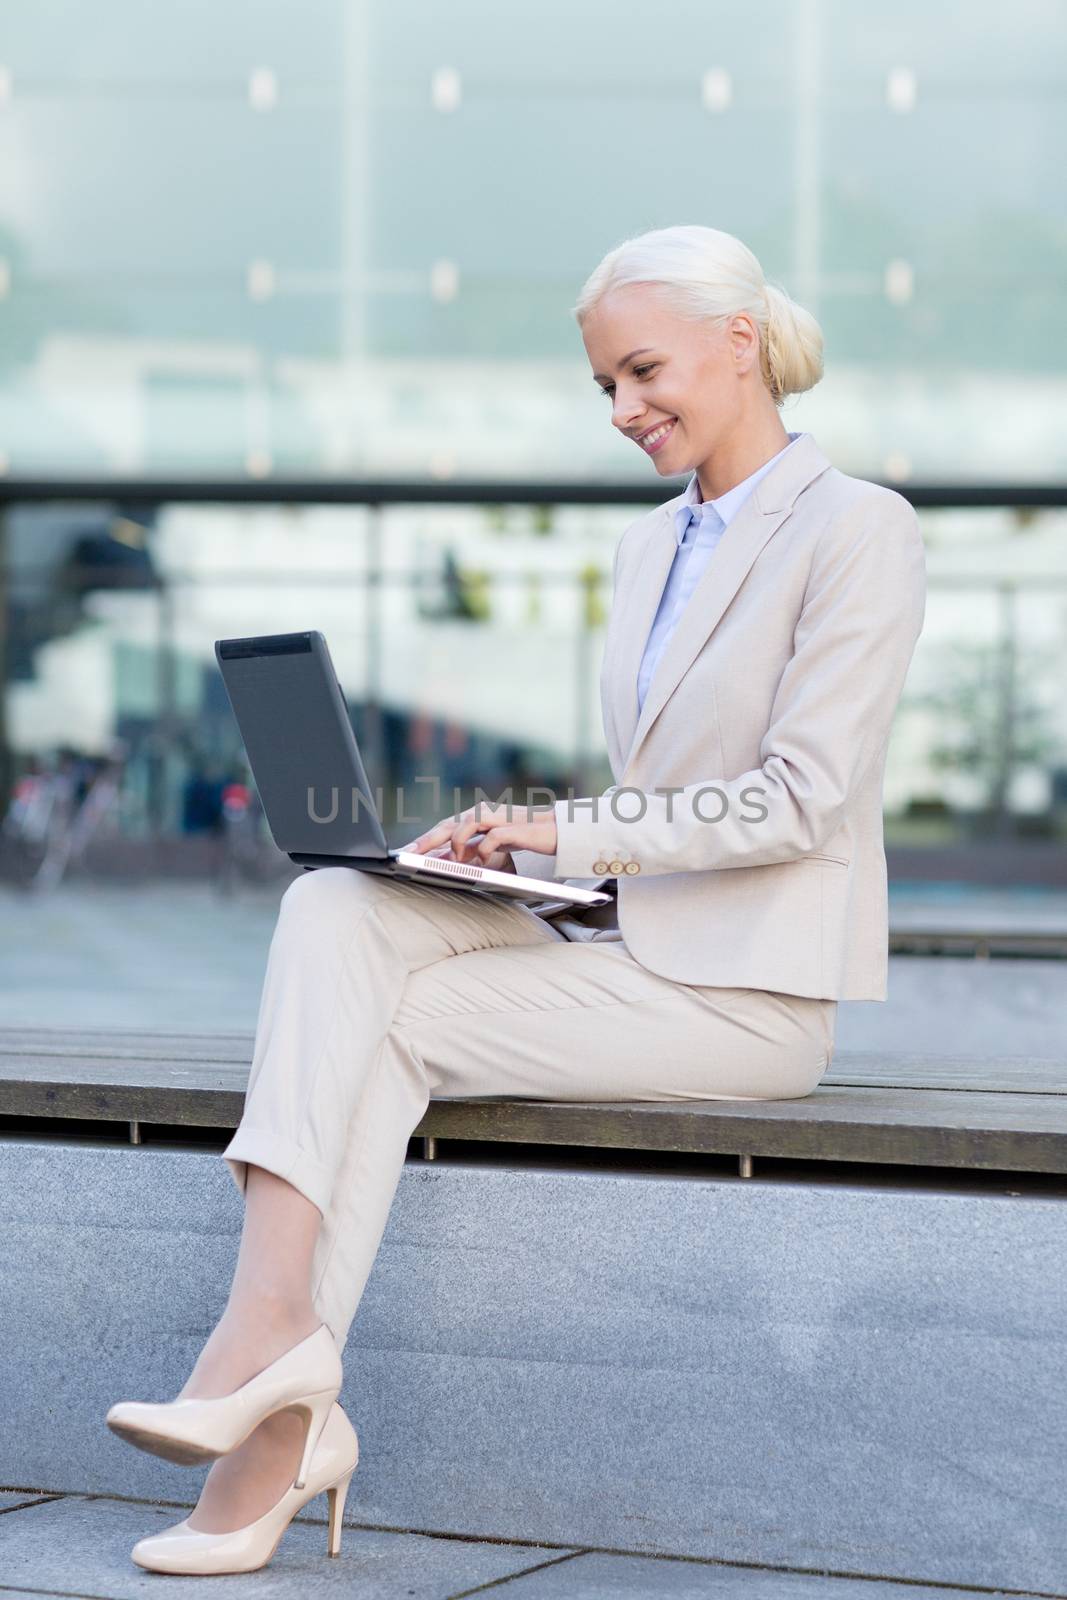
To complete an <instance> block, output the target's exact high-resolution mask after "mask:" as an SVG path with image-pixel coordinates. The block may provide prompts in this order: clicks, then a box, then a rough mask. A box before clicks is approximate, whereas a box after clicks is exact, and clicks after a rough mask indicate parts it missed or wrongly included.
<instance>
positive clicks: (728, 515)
mask: <svg viewBox="0 0 1067 1600" xmlns="http://www.w3.org/2000/svg"><path fill="white" fill-rule="evenodd" d="M803 437H804V435H803V434H802V433H791V434H790V435H789V444H784V445H783V446H782V448H781V449H780V450H779V451H778V453H777V455H773V456H772V457H771V459H770V460H769V461H765V462H764V463H763V465H762V467H757V468H756V470H755V472H753V473H750V474H749V476H748V477H747V478H745V479H744V481H743V482H741V483H737V484H735V485H734V487H733V488H732V489H727V491H726V493H725V494H721V495H719V497H718V499H717V500H703V501H702V500H701V499H700V493H699V489H698V478H697V474H696V473H695V472H694V473H693V476H692V477H691V478H690V480H689V482H688V483H687V484H686V487H685V497H684V499H683V500H682V503H681V505H679V506H678V507H677V508H676V510H675V513H674V539H675V543H676V544H677V545H679V546H680V545H681V543H682V540H683V539H684V538H685V535H686V529H687V528H688V527H689V524H690V522H699V521H700V519H701V517H702V516H703V515H704V513H705V511H706V510H707V508H708V507H709V506H710V507H711V508H712V510H713V511H714V512H715V513H716V514H717V516H718V517H719V519H720V521H721V522H722V525H723V527H724V528H726V527H728V526H729V524H730V522H731V520H732V519H733V518H734V517H735V516H736V515H737V513H738V511H739V510H740V509H741V506H742V505H743V503H744V502H745V501H746V500H747V499H748V497H749V495H750V494H751V493H752V491H753V489H754V488H755V487H756V484H757V483H758V482H759V480H760V479H761V478H762V477H763V475H764V473H765V472H769V471H770V470H771V468H772V467H773V466H774V463H775V462H776V461H778V460H780V458H781V457H782V456H784V455H785V453H786V451H787V450H788V449H789V446H790V445H792V444H794V443H795V442H796V441H797V439H802V438H803Z"/></svg>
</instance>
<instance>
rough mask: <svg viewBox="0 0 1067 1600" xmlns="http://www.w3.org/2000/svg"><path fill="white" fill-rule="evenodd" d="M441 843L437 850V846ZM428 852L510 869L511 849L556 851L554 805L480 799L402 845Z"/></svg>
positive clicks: (543, 851)
mask: <svg viewBox="0 0 1067 1600" xmlns="http://www.w3.org/2000/svg"><path fill="white" fill-rule="evenodd" d="M442 845H443V846H444V847H445V848H444V850H440V849H439V848H438V847H439V846H442ZM405 848H406V849H408V850H417V851H418V852H420V854H423V855H427V854H429V853H430V852H431V851H435V852H436V853H437V854H439V855H442V856H444V858H445V859H448V858H449V857H451V859H452V860H453V861H467V862H470V863H471V864H472V865H474V866H478V867H491V868H493V869H494V870H496V871H498V872H507V871H510V870H511V850H512V849H515V850H536V851H537V853H538V854H539V855H544V856H554V855H555V853H556V812H555V807H554V806H519V805H514V804H513V805H512V806H511V820H510V822H509V821H508V807H507V806H492V805H488V804H487V803H486V802H485V801H484V800H480V801H479V802H478V804H477V805H475V806H471V807H470V808H469V809H468V810H467V811H459V812H457V813H456V814H455V815H454V816H451V817H445V818H444V820H443V821H442V822H438V823H436V824H435V825H434V826H433V827H432V828H428V829H427V831H426V832H425V833H420V834H419V835H418V837H417V838H415V839H413V840H412V841H411V843H410V844H409V845H407V846H406V847H405Z"/></svg>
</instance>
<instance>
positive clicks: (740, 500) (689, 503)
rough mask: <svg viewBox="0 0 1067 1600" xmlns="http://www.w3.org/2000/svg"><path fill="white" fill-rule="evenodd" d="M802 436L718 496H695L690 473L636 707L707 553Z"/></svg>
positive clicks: (797, 435)
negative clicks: (711, 497) (712, 497)
mask: <svg viewBox="0 0 1067 1600" xmlns="http://www.w3.org/2000/svg"><path fill="white" fill-rule="evenodd" d="M803 437H804V435H803V434H801V433H791V434H790V435H789V443H788V444H786V445H783V446H782V448H781V449H780V450H779V452H778V454H777V455H774V456H772V457H771V459H770V460H769V461H765V462H764V463H763V465H762V467H757V468H756V470H755V472H753V473H752V474H751V475H750V476H749V477H747V478H745V479H744V481H743V482H742V483H738V484H735V485H734V487H733V488H732V489H727V491H726V493H725V494H721V495H720V496H719V498H718V499H717V500H704V501H701V500H699V499H698V494H699V481H698V477H697V474H696V473H695V472H694V473H693V476H692V477H691V478H690V480H689V482H688V484H687V485H686V491H685V499H684V500H683V501H682V503H681V505H680V506H678V508H677V509H676V511H675V513H674V537H675V542H676V543H677V545H678V549H677V550H676V552H675V556H674V560H673V561H672V562H671V570H670V572H669V573H668V574H667V582H666V583H665V584H664V586H663V595H662V597H661V599H660V603H659V610H658V611H657V612H656V615H655V619H654V620H653V623H652V627H651V629H650V630H649V635H648V641H647V643H646V645H645V653H644V655H643V656H642V657H641V666H640V670H639V671H638V674H637V708H638V711H639V712H640V710H641V708H642V707H643V706H644V703H645V695H646V694H647V693H648V686H649V683H650V682H651V680H652V674H653V673H654V672H655V670H656V663H657V662H658V661H659V658H660V656H661V655H662V654H663V652H664V650H665V649H666V648H667V643H668V641H669V639H670V636H671V634H672V633H673V632H674V630H675V628H676V627H677V625H678V618H679V617H680V616H681V614H682V611H683V609H684V607H685V604H686V601H687V600H688V599H689V597H690V595H691V594H692V593H693V590H694V589H695V588H696V586H697V584H698V583H699V582H700V579H701V577H702V576H703V573H704V570H705V568H706V567H707V564H708V562H709V561H710V560H711V557H712V552H713V551H714V549H715V547H716V545H717V544H718V542H719V540H720V539H721V538H722V536H723V534H724V533H725V532H726V529H727V527H728V525H729V523H730V522H731V520H732V519H733V518H734V517H735V516H736V515H737V513H738V511H739V510H740V509H741V507H742V505H743V504H744V502H745V501H746V500H747V499H748V497H749V495H750V494H751V493H752V491H753V489H754V488H755V487H756V485H757V483H758V482H759V481H760V479H761V478H762V477H763V475H764V473H765V472H769V471H770V470H771V468H772V467H773V466H774V463H775V462H776V461H780V460H781V459H782V457H783V456H784V455H785V453H786V451H787V450H789V449H791V448H792V446H793V445H794V444H795V442H796V441H797V439H802V438H803Z"/></svg>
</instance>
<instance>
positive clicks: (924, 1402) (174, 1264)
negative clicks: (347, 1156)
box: [0, 1029, 1067, 1595]
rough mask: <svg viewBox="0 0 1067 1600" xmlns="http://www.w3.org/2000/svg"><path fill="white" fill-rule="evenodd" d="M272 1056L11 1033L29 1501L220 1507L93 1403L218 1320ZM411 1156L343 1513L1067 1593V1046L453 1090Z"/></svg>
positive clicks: (18, 1418)
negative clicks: (711, 1083)
mask: <svg viewBox="0 0 1067 1600" xmlns="http://www.w3.org/2000/svg"><path fill="white" fill-rule="evenodd" d="M251 1054H252V1037H251V1035H250V1034H236V1033H232V1034H221V1035H220V1034H196V1033H189V1034H175V1033H146V1032H143V1031H133V1030H130V1031H110V1030H108V1031H104V1030H85V1031H80V1030H69V1029H6V1030H0V1129H2V1132H3V1139H2V1141H0V1163H2V1165H3V1171H2V1178H3V1192H4V1194H5V1196H6V1210H7V1218H6V1221H7V1226H6V1228H5V1229H4V1234H3V1238H4V1243H3V1246H2V1249H0V1281H2V1282H3V1284H4V1289H3V1291H2V1293H0V1337H2V1338H3V1341H4V1348H5V1349H6V1350H7V1351H8V1352H9V1354H8V1361H9V1363H11V1369H12V1378H13V1381H11V1382H9V1383H7V1384H5V1390H6V1391H7V1393H6V1404H7V1411H8V1413H9V1414H8V1418H7V1421H8V1427H7V1428H6V1429H5V1430H4V1438H3V1443H2V1445H0V1489H4V1488H12V1489H18V1490H25V1489H28V1488H32V1489H34V1490H45V1491H52V1492H63V1491H67V1492H78V1493H103V1494H119V1495H124V1496H130V1495H140V1496H144V1497H148V1498H160V1499H165V1500H168V1501H170V1502H172V1503H178V1504H192V1503H193V1501H194V1500H195V1497H196V1494H197V1493H198V1492H199V1484H200V1482H201V1481H202V1475H201V1474H197V1475H195V1477H194V1476H193V1475H191V1474H189V1472H188V1470H187V1469H185V1470H183V1469H182V1468H179V1467H175V1466H174V1465H173V1464H171V1463H168V1462H164V1461H163V1460H161V1459H160V1458H156V1457H152V1456H148V1455H145V1454H142V1453H140V1452H131V1451H130V1450H129V1449H128V1447H123V1445H122V1444H121V1442H120V1441H117V1440H115V1439H114V1438H113V1437H112V1436H111V1435H110V1434H109V1433H108V1432H107V1430H106V1428H105V1427H104V1425H103V1420H102V1419H103V1415H104V1412H105V1411H106V1409H107V1407H108V1405H110V1404H111V1402H112V1401H113V1400H114V1399H116V1398H119V1397H134V1396H136V1397H144V1398H164V1397H166V1396H168V1395H171V1394H173V1393H175V1392H176V1391H177V1389H178V1388H179V1387H180V1385H181V1383H182V1382H184V1380H185V1377H186V1376H187V1375H188V1372H189V1370H190V1369H191V1366H192V1363H193V1361H194V1360H195V1357H196V1355H197V1353H198V1352H199V1349H200V1346H201V1345H202V1343H203V1341H204V1339H205V1338H206V1336H207V1333H208V1332H209V1330H210V1328H211V1326H212V1325H213V1323H214V1321H215V1320H216V1319H217V1317H218V1315H219V1313H220V1312H221V1310H222V1305H223V1303H224V1300H225V1294H226V1291H227V1289H228V1287H229V1278H230V1274H231V1272H232V1266H233V1258H234V1253H235V1249H236V1243H237V1239H238V1237H239V1233H240V1225H241V1202H240V1197H239V1196H238V1195H237V1193H236V1190H235V1188H234V1186H233V1183H232V1179H231V1178H230V1177H229V1174H228V1172H227V1171H226V1170H225V1167H224V1164H223V1163H222V1162H221V1160H219V1159H218V1156H217V1153H216V1151H217V1150H221V1148H222V1146H223V1144H224V1143H225V1141H226V1139H227V1138H228V1136H229V1134H228V1130H230V1129H232V1128H233V1127H234V1126H236V1124H237V1122H238V1120H239V1118H240V1114H241V1108H242V1102H243V1091H244V1084H245V1081H246V1078H247V1073H248V1067H249V1063H250V1061H251ZM409 1157H410V1159H409V1161H408V1163H407V1165H406V1167H405V1171H404V1174H403V1176H402V1178H401V1182H400V1185H399V1187H398V1190H397V1194H396V1198H395V1200H394V1204H393V1209H392V1211H391V1213H390V1219H389V1224H388V1226H387V1229H386V1233H385V1236H384V1238H383V1241H382V1245H381V1248H380V1250H379V1253H378V1258H377V1259H376V1262H375V1266H374V1270H373V1272H372V1274H371V1278H370V1280H369V1282H368V1285H367V1289H366V1291H365V1293H364V1296H363V1300H362V1301H361V1304H360V1307H359V1311H358V1312H357V1315H356V1319H355V1321H354V1323H353V1326H352V1331H351V1334H350V1338H349V1343H348V1347H347V1349H346V1353H345V1374H346V1377H345V1388H344V1391H343V1393H342V1401H343V1403H344V1404H345V1405H346V1407H347V1409H348V1410H349V1414H350V1415H351V1416H352V1419H353V1421H354V1422H355V1423H356V1426H357V1428H358V1429H359V1432H360V1438H361V1445H362V1460H361V1466H360V1470H359V1472H358V1473H357V1476H356V1478H355V1479H353V1484H352V1493H351V1494H350V1496H349V1504H348V1516H349V1520H350V1521H351V1522H353V1523H373V1524H375V1525H382V1526H388V1527H403V1528H411V1529H422V1530H426V1531H430V1530H434V1531H437V1532H451V1533H455V1534H458V1535H464V1536H467V1537H484V1538H503V1539H531V1540H534V1541H536V1542H539V1543H545V1544H549V1545H552V1544H558V1545H560V1546H561V1547H572V1546H574V1545H576V1544H581V1545H583V1546H593V1547H599V1548H606V1549H616V1550H624V1551H629V1552H635V1553H662V1554H672V1555H683V1556H684V1555H687V1556H693V1557H698V1558H705V1559H714V1560H721V1561H733V1562H751V1563H753V1564H755V1565H757V1566H764V1567H770V1568H777V1567H780V1568H783V1569H789V1570H800V1571H811V1572H820V1573H830V1572H832V1573H842V1574H844V1573H849V1574H855V1575H857V1576H863V1577H882V1578H900V1579H910V1580H912V1581H916V1582H927V1583H938V1582H940V1583H949V1584H958V1585H964V1586H973V1587H977V1586H986V1587H998V1588H1003V1589H1023V1590H1031V1591H1040V1592H1043V1593H1046V1594H1053V1595H1067V1519H1065V1518H1064V1517H1063V1514H1062V1492H1061V1491H1062V1465H1063V1461H1064V1459H1065V1458H1067V1405H1064V1403H1063V1399H1064V1395H1063V1381H1062V1370H1063V1332H1062V1330H1063V1327H1064V1326H1065V1325H1067V1274H1065V1273H1064V1271H1063V1262H1064V1260H1065V1259H1067V1182H1065V1181H1064V1178H1065V1175H1067V1068H1065V1066H1064V1064H1063V1063H1061V1062H1058V1061H1040V1060H1039V1061H1031V1060H1026V1059H1022V1058H1016V1059H1008V1060H1003V1059H997V1060H967V1059H955V1058H949V1059H946V1058H942V1057H925V1056H919V1055H915V1056H910V1057H909V1056H895V1057H885V1056H879V1055H873V1054H864V1053H852V1054H849V1053H847V1052H842V1051H838V1052H837V1053H836V1054H835V1057H834V1061H833V1065H832V1070H831V1071H830V1072H829V1073H828V1074H827V1076H826V1077H825V1078H824V1079H823V1082H822V1083H821V1084H820V1085H819V1087H818V1088H817V1089H816V1091H815V1092H814V1093H813V1094H812V1095H810V1096H808V1097H806V1098H805V1099H802V1100H791V1101H770V1102H750V1101H746V1102H742V1101H736V1102H729V1101H708V1102H689V1103H685V1104H682V1105H680V1104H678V1103H669V1104H668V1103H657V1102H653V1101H646V1102H625V1103H622V1102H620V1103H600V1102H597V1103H559V1104H556V1103H549V1102H544V1101H533V1100H518V1099H513V1100H508V1099H498V1100H489V1099H473V1100H438V1101H433V1102H431V1104H430V1106H429V1108H428V1110H427V1114H426V1116H425V1118H424V1119H423V1122H422V1123H421V1124H420V1126H419V1128H418V1129H417V1130H416V1133H415V1137H414V1139H413V1141H412V1148H411V1150H410V1151H409ZM164 1267H165V1269H166V1270H165V1271H164V1270H163V1268H164Z"/></svg>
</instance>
